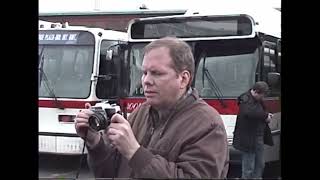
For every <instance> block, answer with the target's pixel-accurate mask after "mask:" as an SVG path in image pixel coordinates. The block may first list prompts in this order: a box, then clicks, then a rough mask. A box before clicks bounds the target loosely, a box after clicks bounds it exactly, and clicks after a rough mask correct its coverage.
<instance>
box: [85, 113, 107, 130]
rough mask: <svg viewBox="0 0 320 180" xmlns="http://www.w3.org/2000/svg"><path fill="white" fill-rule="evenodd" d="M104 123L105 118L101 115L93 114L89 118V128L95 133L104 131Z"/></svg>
mask: <svg viewBox="0 0 320 180" xmlns="http://www.w3.org/2000/svg"><path fill="white" fill-rule="evenodd" d="M106 122H107V120H106V118H105V117H104V115H103V114H101V113H95V114H93V115H91V116H90V117H89V126H90V127H91V128H92V129H94V130H96V131H100V130H102V129H105V128H106Z"/></svg>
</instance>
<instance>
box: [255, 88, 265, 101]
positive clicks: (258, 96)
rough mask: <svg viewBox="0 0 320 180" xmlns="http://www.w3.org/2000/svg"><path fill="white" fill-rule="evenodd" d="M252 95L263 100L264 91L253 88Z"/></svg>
mask: <svg viewBox="0 0 320 180" xmlns="http://www.w3.org/2000/svg"><path fill="white" fill-rule="evenodd" d="M252 96H253V97H254V98H255V99H256V100H263V98H264V97H265V93H258V92H257V91H255V90H253V93H252Z"/></svg>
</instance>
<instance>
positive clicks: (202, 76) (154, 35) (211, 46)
mask: <svg viewBox="0 0 320 180" xmlns="http://www.w3.org/2000/svg"><path fill="white" fill-rule="evenodd" d="M273 10H274V11H275V12H273V13H275V14H277V15H274V14H271V13H270V14H268V15H267V16H269V17H270V19H268V18H264V16H262V15H260V14H259V12H255V13H251V12H250V11H249V12H247V11H244V10H241V11H235V9H233V10H232V13H231V12H230V13H226V12H223V11H221V13H216V14H214V15H212V14H208V13H205V14H204V13H201V12H193V13H190V11H189V12H187V13H186V14H185V15H175V16H164V17H150V18H140V19H134V20H132V21H131V22H129V25H128V35H129V40H128V41H129V42H128V45H126V46H125V47H124V46H121V49H122V50H120V52H122V53H120V56H122V58H121V59H123V60H124V62H123V67H121V68H122V69H124V71H123V72H124V73H123V74H122V76H123V77H124V79H126V80H125V81H124V82H123V83H122V86H121V93H122V95H124V96H122V97H121V99H120V106H121V107H122V109H123V110H124V112H125V113H130V112H132V111H133V110H134V109H135V108H137V107H138V106H139V105H140V104H141V103H142V102H143V101H144V100H145V99H144V94H143V89H142V87H141V81H140V78H141V76H142V70H141V65H142V60H143V48H144V47H145V46H146V45H147V44H148V43H149V42H151V41H153V40H155V39H158V38H161V37H165V36H175V37H178V38H180V39H182V40H184V41H186V42H187V43H188V44H189V45H190V46H191V48H192V51H193V54H194V58H195V66H196V71H195V74H194V75H195V78H194V81H193V84H192V85H193V87H195V88H196V89H197V90H198V92H199V94H200V96H201V97H202V98H203V99H204V100H205V101H206V102H207V103H208V104H209V105H210V106H212V107H214V108H215V109H217V110H218V111H219V113H220V114H221V116H222V119H223V122H224V124H225V127H226V130H227V135H228V141H229V145H230V151H231V152H230V155H231V161H238V160H240V159H239V158H240V154H239V152H237V151H236V150H235V149H234V148H233V147H232V138H233V131H234V127H235V121H236V116H237V113H238V105H237V97H238V96H239V95H240V94H241V93H243V92H245V91H247V90H248V89H249V88H250V87H252V86H253V84H254V83H255V82H256V81H261V80H264V81H266V82H268V83H269V85H270V87H271V92H270V94H269V95H268V97H267V98H266V101H265V104H266V106H267V108H268V111H270V112H272V113H274V114H275V116H274V120H273V121H272V122H271V124H270V126H271V129H272V134H273V136H274V141H275V145H274V146H272V147H269V146H268V147H266V151H265V152H266V155H265V159H266V161H267V162H268V161H277V160H279V159H280V127H281V109H280V106H281V103H280V95H281V89H280V88H281V81H280V73H281V35H280V34H281V26H280V13H279V11H277V10H275V9H273ZM217 12H218V11H217ZM252 12H254V11H252ZM275 17H277V18H278V19H276V20H274V18H275ZM265 20H268V23H270V22H271V24H267V22H266V21H265ZM272 22H273V23H272ZM277 22H278V23H277ZM269 26H271V27H269ZM265 27H267V28H265ZM117 51H119V50H117ZM118 58H119V57H118ZM238 162H239V161H238Z"/></svg>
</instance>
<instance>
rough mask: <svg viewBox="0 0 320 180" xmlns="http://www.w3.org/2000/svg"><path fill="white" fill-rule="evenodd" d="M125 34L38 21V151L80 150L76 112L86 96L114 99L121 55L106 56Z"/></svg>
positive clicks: (95, 99)
mask: <svg viewBox="0 0 320 180" xmlns="http://www.w3.org/2000/svg"><path fill="white" fill-rule="evenodd" d="M127 37H128V36H127V34H126V33H124V32H117V31H112V30H104V29H100V28H88V27H82V26H68V24H61V23H50V22H40V21H39V63H38V64H39V103H38V106H39V116H38V117H39V122H38V124H39V152H40V153H54V154H81V151H82V148H83V140H82V139H80V138H79V137H78V135H77V134H76V131H75V127H74V117H75V114H76V113H77V112H78V111H79V109H83V108H84V104H85V103H86V102H89V103H91V104H92V105H94V104H95V103H97V102H101V101H102V100H109V101H110V103H112V102H114V103H116V100H117V99H118V98H117V97H116V95H117V92H118V91H119V89H117V88H118V87H119V86H118V85H117V83H118V79H117V78H118V77H120V75H119V73H120V71H121V70H120V69H117V68H115V67H116V64H117V63H119V62H120V60H119V59H113V61H110V60H108V57H107V51H108V49H109V48H110V47H112V46H113V45H114V44H119V43H120V44H121V43H122V42H126V41H127Z"/></svg>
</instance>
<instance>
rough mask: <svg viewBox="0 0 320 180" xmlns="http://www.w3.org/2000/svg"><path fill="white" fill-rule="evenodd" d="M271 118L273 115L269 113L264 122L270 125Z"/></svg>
mask: <svg viewBox="0 0 320 180" xmlns="http://www.w3.org/2000/svg"><path fill="white" fill-rule="evenodd" d="M272 118H273V114H272V113H269V114H268V118H267V119H266V122H267V123H270V122H271V120H272Z"/></svg>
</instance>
